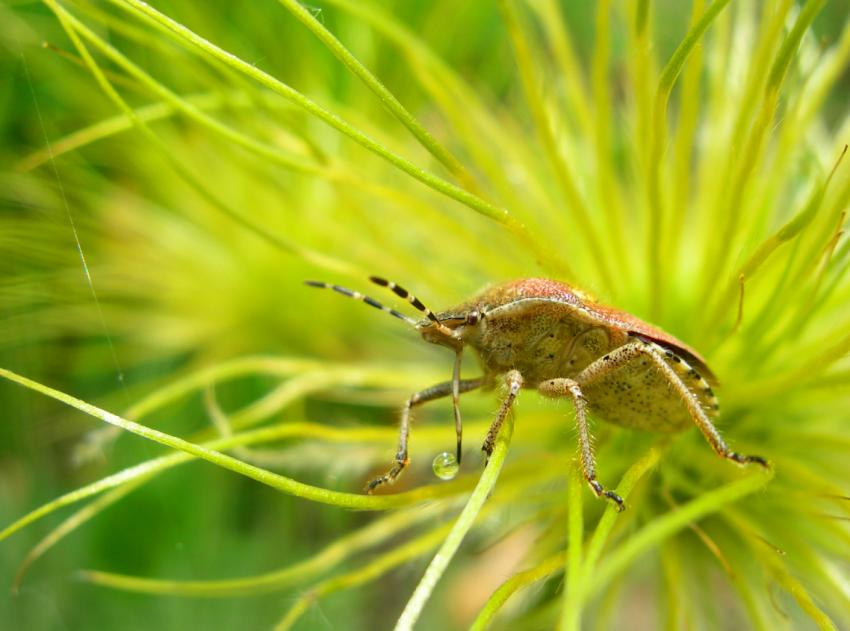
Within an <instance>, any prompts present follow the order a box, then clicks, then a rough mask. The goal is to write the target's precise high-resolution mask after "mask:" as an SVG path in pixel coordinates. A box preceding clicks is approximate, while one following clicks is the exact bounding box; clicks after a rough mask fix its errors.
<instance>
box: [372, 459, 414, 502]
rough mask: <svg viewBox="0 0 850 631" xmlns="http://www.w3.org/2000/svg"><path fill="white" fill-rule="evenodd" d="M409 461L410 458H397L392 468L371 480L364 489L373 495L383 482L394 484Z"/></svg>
mask: <svg viewBox="0 0 850 631" xmlns="http://www.w3.org/2000/svg"><path fill="white" fill-rule="evenodd" d="M409 463H410V459H409V458H403V459H398V458H397V459H396V461H395V464H393V466H392V468H391V469H390V470H389V471H387V472H386V473H385V474H384V475H382V476H380V477H378V478H375V479H374V480H372V481H371V482H369V484H367V485H366V488H365V489H364V491H366V493H367V494H368V495H371V494H372V493H373V492H374V491H375V489H376V488H378V487H379V486H381V485H382V484H392V483H393V482H395V481H396V478H398V476H399V475H401V472H402V471H404V468H405V467H406V466H407V465H408V464H409Z"/></svg>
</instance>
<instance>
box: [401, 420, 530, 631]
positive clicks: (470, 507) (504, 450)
mask: <svg viewBox="0 0 850 631" xmlns="http://www.w3.org/2000/svg"><path fill="white" fill-rule="evenodd" d="M513 430H514V422H513V417H512V416H511V415H510V414H509V415H508V417H507V419H506V420H505V424H504V425H503V427H502V430H501V431H500V432H499V435H498V436H497V437H496V445H495V447H494V449H493V454H492V456H491V457H490V462H489V463H488V465H487V468H486V469H485V470H484V473H482V474H481V478H480V479H479V480H478V484H476V486H475V490H473V492H472V495H471V496H470V497H469V501H468V502H467V503H466V506H464V507H463V511H462V512H461V514H460V516H459V517H458V518H457V521H456V522H455V523H454V525H453V526H452V529H451V532H449V534H448V536H447V537H446V539H445V541H444V542H443V545H441V546H440V549H439V550H438V551H437V554H436V555H434V558H433V559H432V560H431V563H430V564H429V565H428V569H426V570H425V575H424V576H423V577H422V580H421V581H419V584H418V585H417V586H416V589H415V590H414V592H413V595H412V596H411V597H410V600H408V601H407V604H406V605H405V607H404V611H403V612H402V613H401V616H400V617H399V619H398V622H396V625H395V629H396V631H410V630H411V629H413V626H414V625H415V624H416V621H417V620H418V619H419V615H420V614H421V613H422V609H423V608H424V607H425V603H426V602H428V599H429V598H430V597H431V593H432V592H433V591H434V588H435V587H436V586H437V582H438V581H439V580H440V577H442V575H443V572H445V571H446V568H447V567H448V566H449V563H450V562H451V560H452V558H453V557H454V555H455V553H456V552H457V550H458V548H459V547H460V544H461V542H463V539H464V538H465V537H466V533H468V532H469V530H470V529H471V528H472V526H473V524H474V523H475V519H476V518H477V517H478V513H479V512H480V511H481V508H482V507H483V506H484V502H485V501H486V500H487V497H488V496H489V495H490V493H491V492H492V490H493V489H494V488H495V486H496V480H498V479H499V473H500V472H501V470H502V465H503V464H504V461H505V458H506V457H507V455H508V447H509V446H510V442H511V436H512V435H513Z"/></svg>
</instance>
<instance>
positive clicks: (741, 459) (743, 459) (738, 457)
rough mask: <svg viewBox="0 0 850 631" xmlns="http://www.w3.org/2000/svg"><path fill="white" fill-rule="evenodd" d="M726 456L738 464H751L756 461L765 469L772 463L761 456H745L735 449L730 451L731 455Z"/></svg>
mask: <svg viewBox="0 0 850 631" xmlns="http://www.w3.org/2000/svg"><path fill="white" fill-rule="evenodd" d="M726 457H727V458H728V459H729V460H731V461H732V462H737V463H738V464H749V463H751V462H754V463H756V464H758V465H761V466H762V467H764V468H765V469H770V463H769V462H768V461H767V460H766V459H765V458H762V457H761V456H744V455H742V454H738V453H735V452H734V451H733V452H730V453H729V455H728V456H726Z"/></svg>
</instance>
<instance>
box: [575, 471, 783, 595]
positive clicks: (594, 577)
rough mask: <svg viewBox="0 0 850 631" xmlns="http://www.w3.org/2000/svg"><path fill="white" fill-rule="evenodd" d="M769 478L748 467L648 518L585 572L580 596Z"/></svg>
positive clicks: (590, 591)
mask: <svg viewBox="0 0 850 631" xmlns="http://www.w3.org/2000/svg"><path fill="white" fill-rule="evenodd" d="M772 478H773V471H772V470H769V471H765V470H764V469H759V470H757V471H752V472H751V473H750V474H749V475H748V476H747V477H745V478H742V479H740V480H736V481H734V482H730V483H729V484H726V485H725V486H721V487H720V488H718V489H715V490H713V491H709V492H708V493H705V494H704V495H701V496H699V497H697V498H696V499H693V500H691V501H690V502H688V503H687V504H684V505H683V506H681V507H680V508H679V509H678V510H676V511H672V512H670V513H667V514H666V515H664V516H663V517H659V518H657V519H655V520H654V521H652V522H650V523H649V524H648V525H647V526H645V527H644V528H643V529H642V530H640V531H639V532H637V533H635V534H633V535H632V536H631V537H630V538H629V539H628V541H626V542H625V543H623V544H622V545H621V546H620V547H619V548H616V549H615V550H613V551H612V552H611V553H610V555H609V556H608V558H607V559H606V560H604V561H602V562H601V563H600V564H599V566H598V567H597V568H596V569H595V570H593V571H592V572H589V574H588V575H587V582H586V583H585V584H584V585H583V586H582V595H583V597H584V598H589V597H590V596H593V595H594V594H595V593H596V592H597V591H598V590H599V589H601V588H603V587H604V586H605V585H606V584H608V583H609V582H610V581H611V580H613V579H614V578H615V577H617V576H620V575H621V572H622V571H623V570H624V569H625V568H626V567H628V565H629V564H630V563H631V562H632V561H634V560H635V559H636V558H637V557H638V556H639V555H641V554H642V553H643V552H646V551H647V550H649V549H650V548H652V547H653V546H655V545H657V544H658V543H660V542H661V541H664V540H665V539H666V538H667V537H669V536H670V535H672V534H674V533H676V532H678V531H679V530H682V529H683V528H687V527H688V525H689V524H691V523H693V522H695V521H697V520H699V519H700V518H702V517H705V516H706V515H710V514H711V513H715V512H717V511H719V510H721V509H722V508H723V507H724V506H726V505H728V504H731V503H732V502H736V501H738V500H740V499H741V498H743V497H746V496H747V495H750V494H752V493H755V492H756V491H759V490H761V489H763V488H764V487H765V486H766V485H767V483H768V482H770V480H771V479H772ZM588 557H590V554H588Z"/></svg>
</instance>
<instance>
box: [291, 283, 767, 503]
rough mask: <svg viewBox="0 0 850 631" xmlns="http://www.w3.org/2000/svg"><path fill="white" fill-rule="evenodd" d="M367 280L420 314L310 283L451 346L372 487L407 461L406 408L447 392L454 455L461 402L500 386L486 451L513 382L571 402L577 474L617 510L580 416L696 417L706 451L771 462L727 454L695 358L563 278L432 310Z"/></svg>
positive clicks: (682, 420) (643, 422)
mask: <svg viewBox="0 0 850 631" xmlns="http://www.w3.org/2000/svg"><path fill="white" fill-rule="evenodd" d="M370 280H371V281H372V282H373V283H375V284H376V285H379V286H381V287H385V288H388V289H389V290H390V291H392V292H393V293H394V294H395V295H397V296H398V297H400V298H403V299H405V300H406V301H407V302H409V303H410V304H411V305H412V306H413V307H414V308H416V309H417V310H419V311H420V312H422V313H423V314H424V316H425V317H424V318H422V319H420V320H416V319H414V318H411V317H409V316H406V315H404V314H402V313H400V312H399V311H396V310H395V309H391V308H389V307H386V306H384V305H383V304H381V303H380V302H378V301H377V300H375V299H373V298H370V297H369V296H366V295H365V294H362V293H360V292H358V291H353V290H351V289H347V288H345V287H341V286H339V285H332V284H329V283H325V282H321V281H305V282H306V284H307V285H309V286H311V287H319V288H324V289H331V290H333V291H335V292H337V293H341V294H343V295H345V296H348V297H349V298H354V299H355V300H360V301H362V302H365V303H366V304H368V305H370V306H372V307H374V308H376V309H380V310H381V311H385V312H386V313H389V314H390V315H392V316H394V317H396V318H398V319H400V320H403V321H404V322H406V323H407V324H408V325H410V326H412V327H413V328H415V329H416V330H417V331H418V332H419V333H420V335H421V336H422V338H423V339H424V340H425V341H427V342H430V343H432V344H437V345H440V346H445V347H448V348H449V349H451V350H452V351H453V352H454V353H455V361H454V368H453V371H452V378H451V380H449V381H445V382H442V383H439V384H436V385H434V386H431V387H430V388H426V389H425V390H421V391H419V392H416V393H414V394H413V395H411V396H410V398H409V399H408V400H407V402H406V403H405V404H404V407H403V408H402V413H401V425H400V431H399V444H398V451H397V452H396V455H395V458H394V460H393V464H392V466H391V467H390V469H389V470H388V471H387V472H386V473H385V474H384V475H382V476H380V477H378V478H376V479H374V480H372V481H371V482H369V484H368V485H367V486H366V491H367V492H369V493H371V492H372V491H374V490H375V489H376V488H377V487H379V486H381V485H382V484H387V483H392V482H394V481H395V480H396V478H398V476H399V475H400V474H401V472H402V471H403V470H404V468H405V467H406V466H407V465H408V464H409V457H408V439H409V434H410V417H411V410H412V408H414V407H416V406H418V405H421V404H423V403H426V402H428V401H433V400H435V399H439V398H443V397H447V396H451V397H452V408H453V412H454V420H455V433H456V437H457V451H456V457H457V461H458V463H460V460H461V448H462V438H463V428H462V422H461V415H460V406H459V398H460V395H461V394H462V393H464V392H469V391H470V390H475V389H477V388H494V387H496V386H498V385H500V384H503V385H504V386H505V387H506V394H505V397H504V399H503V400H502V403H501V405H500V407H499V410H498V412H497V413H496V416H495V418H494V419H493V422H492V423H491V425H490V429H489V431H488V432H487V437H486V438H485V440H484V444H483V446H482V450H483V451H484V452H485V454H486V455H487V457H488V458H489V456H490V454H491V453H492V450H493V447H494V445H495V440H496V437H497V435H498V433H499V429H500V428H501V426H502V423H503V422H504V420H505V418H506V417H507V415H508V413H509V412H510V410H511V408H512V406H513V403H514V401H515V399H516V397H517V396H518V395H519V392H520V390H521V389H536V390H537V391H538V392H539V393H540V394H542V395H544V396H546V397H551V398H563V397H566V398H569V399H570V400H571V401H572V403H573V406H574V408H575V422H576V428H577V430H578V443H579V456H580V463H581V468H582V473H583V475H584V478H585V480H586V481H587V483H588V484H589V485H590V488H591V489H592V490H593V492H594V493H595V494H596V495H597V496H599V497H605V498H607V499H609V500H611V501H612V502H614V503H615V504H616V505H617V508H618V509H619V510H622V509H623V507H624V505H623V500H622V499H621V498H620V497H619V496H618V495H617V494H616V493H614V492H613V491H611V490H608V489H607V488H605V487H604V486H603V485H602V484H601V483H600V482H599V481H598V480H597V475H596V461H595V456H594V452H593V447H592V437H591V435H590V431H589V428H588V422H587V415H588V413H589V412H593V413H594V415H595V416H597V417H599V418H600V419H602V420H604V421H607V422H609V423H615V424H617V425H622V426H624V427H630V428H635V429H642V430H648V431H655V432H677V431H681V430H684V429H686V428H687V427H689V426H690V425H691V424H695V425H696V426H697V427H698V428H699V430H700V431H701V432H702V434H703V436H704V437H705V438H706V440H707V441H708V442H709V444H710V445H711V447H712V448H713V449H714V451H715V452H716V453H717V454H718V455H719V456H721V457H723V458H725V459H727V460H731V461H733V462H736V463H738V464H747V463H751V462H754V463H757V464H759V465H762V466H765V467H767V466H768V463H767V461H766V460H765V459H764V458H762V457H761V456H748V455H742V454H739V453H737V452H735V451H733V450H731V449H730V448H729V447H728V446H727V444H726V442H725V441H724V440H723V438H722V437H721V435H720V433H719V432H718V430H717V428H715V426H714V423H713V422H712V419H713V418H714V417H716V415H717V413H718V410H719V405H718V402H717V398H716V396H715V394H714V390H713V388H712V384H715V385H716V379H715V377H714V375H713V374H712V372H711V370H710V369H709V368H708V366H707V365H706V363H705V361H704V360H703V359H702V357H701V356H700V355H699V354H698V353H697V352H696V351H695V350H694V349H692V348H690V347H689V346H688V345H686V344H685V343H684V342H681V341H679V340H677V339H676V338H675V337H673V336H672V335H670V334H668V333H666V332H664V331H663V330H661V329H659V328H656V327H654V326H652V325H650V324H647V323H646V322H643V321H642V320H640V319H638V318H637V317H635V316H633V315H631V314H629V313H627V312H625V311H621V310H619V309H615V308H612V307H608V306H605V305H602V304H599V303H597V302H596V301H594V300H593V299H591V298H589V297H588V296H587V295H585V294H584V293H583V292H580V291H579V290H576V289H574V288H572V287H570V286H569V285H567V284H565V283H562V282H559V281H554V280H549V279H544V278H526V279H520V280H515V281H510V282H507V283H503V284H499V285H495V286H493V287H490V288H489V289H486V290H484V291H483V292H481V293H480V294H478V295H477V296H475V297H474V298H472V299H471V300H469V301H467V302H464V303H462V304H460V305H458V306H456V307H454V308H451V309H448V310H446V311H442V312H439V313H434V312H433V311H431V310H430V309H429V308H428V307H426V306H425V305H424V304H423V303H422V301H421V300H419V299H418V298H416V297H415V296H414V295H413V294H411V293H410V292H408V291H407V290H406V289H404V288H403V287H400V286H399V285H397V284H396V283H394V282H392V281H389V280H386V279H383V278H379V277H376V276H372V277H370ZM466 346H470V347H472V349H473V350H474V351H475V353H476V354H477V356H478V359H479V362H480V364H481V368H482V371H483V374H482V375H481V376H480V377H477V378H475V379H462V378H461V374H460V373H461V360H462V357H463V351H464V348H465V347H466Z"/></svg>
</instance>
